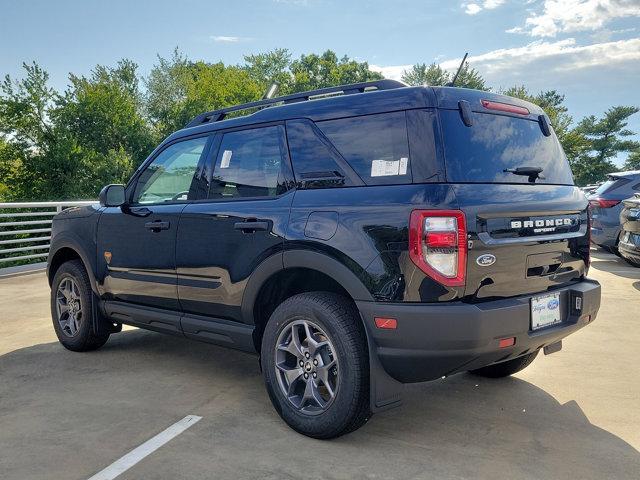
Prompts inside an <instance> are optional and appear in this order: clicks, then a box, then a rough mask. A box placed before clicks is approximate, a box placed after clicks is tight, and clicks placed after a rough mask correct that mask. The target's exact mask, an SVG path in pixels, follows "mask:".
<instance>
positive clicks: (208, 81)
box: [145, 50, 263, 138]
mask: <svg viewBox="0 0 640 480" xmlns="http://www.w3.org/2000/svg"><path fill="white" fill-rule="evenodd" d="M158 60H159V63H158V64H157V65H155V66H154V67H153V69H152V70H151V73H150V74H149V77H148V78H147V79H146V82H145V84H146V88H147V92H146V97H145V98H146V103H147V113H148V115H149V120H150V121H151V124H152V125H153V126H154V128H155V131H156V133H157V135H158V137H160V138H161V137H164V136H166V135H168V134H169V133H171V132H173V131H175V130H179V129H181V128H183V127H184V126H185V125H186V124H187V123H188V122H189V121H190V120H191V119H192V118H193V117H195V116H196V115H198V114H200V113H203V112H206V111H210V110H216V109H219V108H223V107H228V106H230V105H235V104H239V103H246V102H250V101H253V100H257V99H259V98H260V97H261V96H262V94H263V88H262V86H261V85H260V83H259V82H258V81H257V80H256V79H254V78H252V77H251V75H250V71H249V70H248V69H246V68H243V67H238V66H225V65H224V64H223V63H222V62H219V63H206V62H203V61H199V62H192V61H189V60H187V59H186V58H185V57H184V56H183V55H181V54H180V53H179V52H178V51H177V50H175V51H174V53H173V56H172V57H171V58H170V59H164V58H162V57H158Z"/></svg>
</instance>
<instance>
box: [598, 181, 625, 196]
mask: <svg viewBox="0 0 640 480" xmlns="http://www.w3.org/2000/svg"><path fill="white" fill-rule="evenodd" d="M630 181H631V180H629V179H628V178H624V177H609V179H608V180H607V181H606V182H604V183H603V184H602V185H600V186H599V187H598V188H597V190H596V191H595V192H593V194H594V195H602V194H604V193H609V192H612V191H614V190H616V189H618V188H620V187H621V186H623V185H626V184H627V183H629V182H630Z"/></svg>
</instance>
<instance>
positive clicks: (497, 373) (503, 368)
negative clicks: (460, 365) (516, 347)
mask: <svg viewBox="0 0 640 480" xmlns="http://www.w3.org/2000/svg"><path fill="white" fill-rule="evenodd" d="M538 352H539V350H536V351H535V352H532V353H528V354H527V355H523V356H521V357H518V358H514V359H513V360H507V361H506V362H501V363H496V364H495V365H489V366H486V367H482V368H478V369H476V370H469V373H472V374H474V375H479V376H481V377H487V378H502V377H508V376H509V375H513V374H514V373H517V372H519V371H520V370H524V369H525V368H527V367H528V366H529V364H530V363H531V362H533V361H534V360H535V358H536V356H538Z"/></svg>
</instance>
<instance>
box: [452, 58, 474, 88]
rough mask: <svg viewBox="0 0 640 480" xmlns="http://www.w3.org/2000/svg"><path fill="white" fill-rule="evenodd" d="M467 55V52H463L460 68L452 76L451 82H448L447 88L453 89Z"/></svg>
mask: <svg viewBox="0 0 640 480" xmlns="http://www.w3.org/2000/svg"><path fill="white" fill-rule="evenodd" d="M467 55H469V52H465V54H464V57H462V61H461V62H460V66H459V67H458V71H457V72H456V74H455V75H454V76H453V80H451V81H450V82H449V84H448V85H447V86H448V87H453V86H454V85H455V84H456V80H457V79H458V75H460V71H461V70H462V67H463V66H464V62H465V60H466V59H467Z"/></svg>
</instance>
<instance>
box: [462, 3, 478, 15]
mask: <svg viewBox="0 0 640 480" xmlns="http://www.w3.org/2000/svg"><path fill="white" fill-rule="evenodd" d="M481 11H482V7H481V6H480V5H477V4H475V3H467V4H466V5H464V13H466V14H467V15H475V14H476V13H478V12H481Z"/></svg>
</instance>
